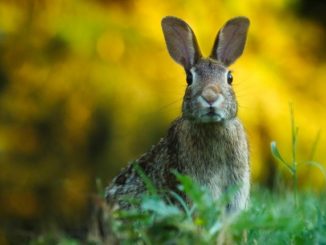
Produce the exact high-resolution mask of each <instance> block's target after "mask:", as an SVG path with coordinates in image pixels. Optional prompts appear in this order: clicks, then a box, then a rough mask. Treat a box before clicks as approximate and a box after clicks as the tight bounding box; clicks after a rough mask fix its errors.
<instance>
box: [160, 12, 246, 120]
mask: <svg viewBox="0 0 326 245" xmlns="http://www.w3.org/2000/svg"><path fill="white" fill-rule="evenodd" d="M248 27H249V20H248V19H247V18H245V17H237V18H234V19H231V20H229V21H228V22H226V24H225V25H224V26H223V27H222V28H221V30H220V31H219V32H218V34H217V37H216V40H215V43H214V46H213V50H212V53H211V55H210V57H209V58H203V57H202V55H201V52H200V49H199V46H198V43H197V40H196V37H195V34H194V32H193V31H192V29H191V28H190V26H189V25H188V24H187V23H186V22H184V21H183V20H181V19H178V18H176V17H165V18H164V19H163V20H162V29H163V33H164V37H165V41H166V45H167V48H168V51H169V53H170V55H171V57H172V58H173V59H174V60H175V61H176V62H177V63H179V64H181V65H182V66H183V67H184V69H185V71H186V75H187V83H188V86H187V89H186V93H185V96H184V100H183V106H182V112H183V117H184V118H186V119H189V120H193V121H195V122H198V123H223V122H225V121H228V120H231V119H233V118H235V117H236V114H237V110H238V106H237V101H236V97H235V94H234V91H233V89H232V80H233V78H232V74H231V71H230V70H229V69H228V67H229V66H230V65H231V64H232V63H233V62H234V61H235V60H236V59H237V58H238V57H239V56H240V55H241V54H242V52H243V49H244V46H245V42H246V36H247V30H248Z"/></svg>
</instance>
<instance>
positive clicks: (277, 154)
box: [271, 141, 293, 173]
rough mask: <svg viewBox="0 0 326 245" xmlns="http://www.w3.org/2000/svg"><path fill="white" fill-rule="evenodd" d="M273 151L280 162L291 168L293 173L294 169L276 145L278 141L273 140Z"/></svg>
mask: <svg viewBox="0 0 326 245" xmlns="http://www.w3.org/2000/svg"><path fill="white" fill-rule="evenodd" d="M271 151H272V154H273V156H274V157H275V158H276V159H277V160H279V161H280V162H282V163H283V164H284V165H285V166H286V167H287V168H288V169H289V170H290V172H291V173H293V169H292V166H291V165H289V164H288V163H287V162H286V161H285V160H284V159H283V157H282V155H281V153H280V151H279V150H278V148H277V145H276V142H275V141H272V142H271Z"/></svg>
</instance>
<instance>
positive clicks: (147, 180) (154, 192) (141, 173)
mask: <svg viewBox="0 0 326 245" xmlns="http://www.w3.org/2000/svg"><path fill="white" fill-rule="evenodd" d="M133 168H134V169H135V170H136V172H137V174H138V175H139V176H140V177H141V179H142V180H143V182H144V184H145V186H146V188H147V190H148V191H149V193H150V194H152V195H157V190H156V187H155V185H154V184H153V182H152V180H151V179H150V178H148V176H147V175H146V174H145V173H144V171H143V169H142V168H141V167H140V166H139V165H138V163H137V162H135V163H134V164H133Z"/></svg>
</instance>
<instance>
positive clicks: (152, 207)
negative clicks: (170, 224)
mask: <svg viewBox="0 0 326 245" xmlns="http://www.w3.org/2000/svg"><path fill="white" fill-rule="evenodd" d="M141 208H142V209H143V210H145V211H152V212H154V213H155V214H158V215H159V216H161V217H167V216H169V217H170V216H176V215H179V214H181V212H180V210H179V209H178V208H177V207H175V206H172V205H167V204H166V203H165V202H164V201H163V200H162V199H159V198H153V197H147V198H145V199H144V200H143V203H142V204H141Z"/></svg>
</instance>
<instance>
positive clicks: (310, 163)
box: [305, 161, 326, 181]
mask: <svg viewBox="0 0 326 245" xmlns="http://www.w3.org/2000/svg"><path fill="white" fill-rule="evenodd" d="M305 163H306V164H308V165H311V166H313V167H316V168H318V169H319V170H320V172H322V174H323V175H324V178H325V181H326V169H325V167H324V166H323V165H322V164H320V163H318V162H315V161H307V162H305Z"/></svg>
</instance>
